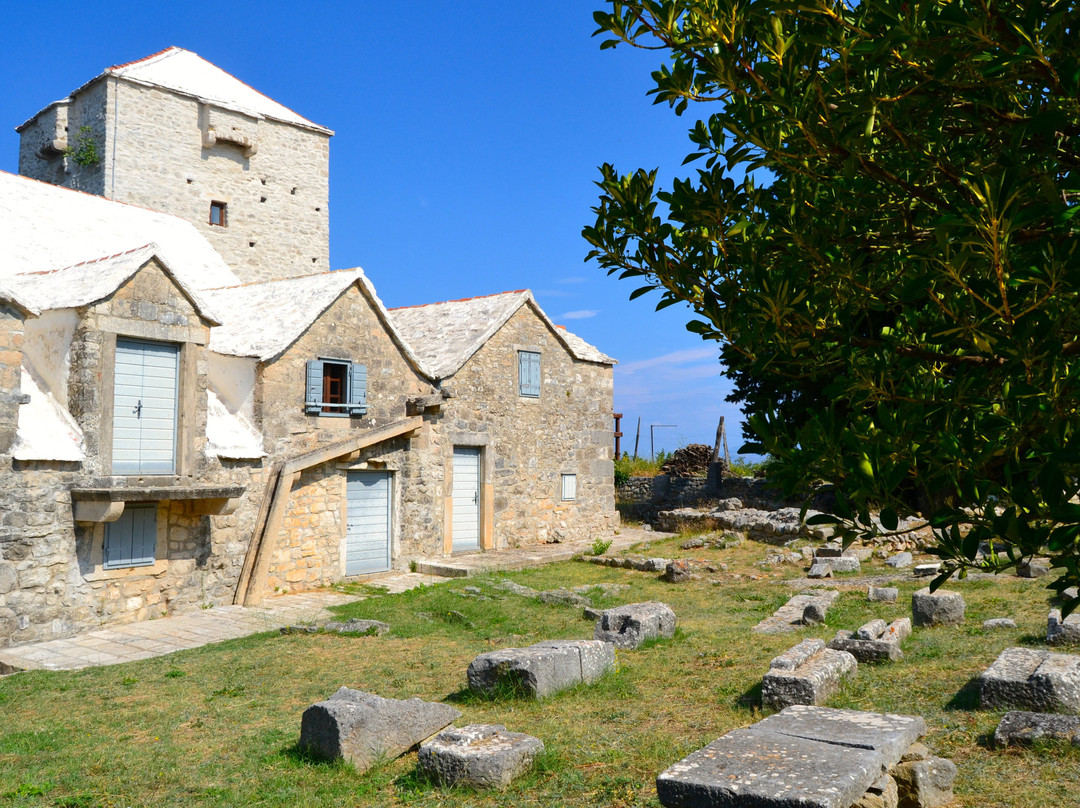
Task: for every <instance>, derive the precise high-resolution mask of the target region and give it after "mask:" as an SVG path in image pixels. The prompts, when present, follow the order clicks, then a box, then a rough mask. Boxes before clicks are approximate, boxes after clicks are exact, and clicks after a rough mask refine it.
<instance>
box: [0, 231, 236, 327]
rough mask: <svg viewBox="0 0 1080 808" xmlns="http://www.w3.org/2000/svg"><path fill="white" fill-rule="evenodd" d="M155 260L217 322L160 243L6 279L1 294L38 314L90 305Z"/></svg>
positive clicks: (201, 311)
mask: <svg viewBox="0 0 1080 808" xmlns="http://www.w3.org/2000/svg"><path fill="white" fill-rule="evenodd" d="M155 257H156V258H157V259H158V260H159V261H160V262H161V263H162V265H163V266H164V267H165V269H166V271H167V272H168V273H169V274H170V275H172V276H173V279H174V280H175V281H176V282H177V284H178V285H179V286H180V288H181V289H182V290H183V291H184V293H185V294H186V295H187V296H188V298H189V299H190V300H191V302H192V303H193V304H194V306H195V308H196V309H197V310H198V312H199V314H201V315H202V316H203V317H205V318H206V319H208V320H210V321H211V322H212V323H215V324H216V323H218V322H219V320H218V318H217V317H216V316H215V315H214V313H213V312H212V311H211V310H210V307H209V306H208V305H207V304H206V302H205V301H204V300H203V298H202V297H201V296H200V294H199V293H198V292H197V291H196V290H194V289H191V288H190V287H188V286H187V285H186V284H184V283H183V282H182V281H181V280H180V279H179V278H178V277H176V274H175V273H174V272H173V271H172V268H171V266H170V261H169V259H168V258H166V257H165V254H164V251H163V250H162V249H161V248H160V247H159V246H158V245H157V244H147V245H144V246H142V247H137V248H135V249H133V250H128V251H127V252H124V253H120V254H119V255H110V256H107V257H105V258H98V259H96V260H92V261H83V262H82V263H80V264H74V265H73V266H70V267H64V268H62V269H55V270H52V271H50V272H33V273H30V274H24V275H11V276H10V277H7V278H5V279H4V280H3V287H4V288H3V289H0V294H2V293H3V292H4V291H5V290H7V291H10V292H11V293H13V294H14V296H15V299H16V300H17V301H21V302H22V304H23V306H24V308H28V309H29V310H30V311H33V312H35V313H36V312H40V311H45V310H48V309H74V308H78V307H79V306H88V305H90V304H91V303H96V302H97V301H99V300H102V299H104V298H106V297H108V296H109V295H111V294H112V293H113V292H115V291H116V290H117V289H119V288H120V287H121V286H122V285H123V284H124V283H125V282H126V281H127V280H128V279H129V278H130V277H131V276H132V275H134V274H135V273H136V272H138V271H139V270H140V269H141V268H142V267H144V266H145V265H146V264H147V262H148V261H150V259H151V258H155Z"/></svg>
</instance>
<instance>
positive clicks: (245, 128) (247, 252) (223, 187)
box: [17, 48, 333, 282]
mask: <svg viewBox="0 0 1080 808" xmlns="http://www.w3.org/2000/svg"><path fill="white" fill-rule="evenodd" d="M17 131H18V132H19V134H20V136H21V141H20V147H19V173H20V174H22V175H24V176H27V177H32V178H34V179H38V180H42V181H44V182H50V183H54V184H56V185H63V186H66V187H69V188H75V189H77V190H82V191H86V192H88V193H92V194H98V195H100V196H105V197H108V198H109V199H115V200H117V201H120V202H128V203H131V204H134V205H141V206H143V207H147V208H152V209H154V210H159V211H162V212H165V213H171V214H173V215H174V216H179V217H181V218H184V219H187V220H188V221H190V222H192V223H193V224H195V226H196V227H198V228H200V230H201V231H202V232H203V234H204V235H205V236H206V237H207V239H209V241H210V243H211V244H213V245H214V248H215V249H216V250H217V251H218V252H219V253H220V254H221V255H222V257H223V258H224V259H225V261H226V262H227V263H228V264H229V266H230V267H231V268H232V269H233V271H234V272H235V273H236V274H237V275H238V276H239V277H241V278H242V279H243V280H244V281H245V282H249V281H257V280H267V279H270V278H282V277H291V276H297V275H309V274H311V273H312V272H317V271H327V270H329V269H330V248H329V244H330V227H329V221H330V220H329V208H328V199H329V160H330V149H329V146H330V137H331V135H333V132H331V131H330V130H329V129H326V128H325V127H322V126H319V125H318V124H315V123H312V122H311V121H309V120H307V119H306V118H302V117H300V116H299V115H297V114H296V113H295V112H293V111H292V110H289V109H287V108H286V107H283V106H282V105H281V104H278V103H277V102H276V101H272V100H271V99H269V98H267V97H266V96H264V95H263V94H262V93H259V92H257V91H256V90H254V89H252V88H251V87H249V86H248V85H246V84H244V83H243V82H242V81H240V80H239V79H236V78H235V77H233V76H231V75H229V74H228V73H226V72H225V71H224V70H221V69H220V68H218V67H215V66H214V65H212V64H210V63H209V62H207V61H206V60H205V59H202V58H200V57H199V56H197V55H196V54H194V53H192V52H190V51H186V50H184V49H183V48H168V49H166V50H163V51H161V52H160V53H156V54H154V55H152V56H148V57H146V58H145V59H140V60H139V61H136V62H129V63H127V64H123V65H116V66H114V67H110V68H108V69H107V70H105V72H104V73H102V74H101V75H100V76H97V77H96V78H94V79H92V80H90V81H89V82H87V83H86V84H84V85H83V86H81V87H80V88H79V89H77V90H75V92H73V93H72V94H71V95H69V96H68V97H67V98H64V99H62V100H60V101H56V102H54V103H52V104H50V105H49V106H47V107H45V108H44V109H43V110H41V111H40V112H38V113H37V114H36V115H35V116H34V117H33V118H31V119H30V120H28V121H27V122H26V123H24V124H22V126H19V127H18V128H17Z"/></svg>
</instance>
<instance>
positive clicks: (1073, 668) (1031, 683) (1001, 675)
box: [979, 648, 1080, 713]
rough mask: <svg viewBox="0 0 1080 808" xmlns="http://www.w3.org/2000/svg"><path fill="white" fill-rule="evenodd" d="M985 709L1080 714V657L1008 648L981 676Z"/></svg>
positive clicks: (980, 692)
mask: <svg viewBox="0 0 1080 808" xmlns="http://www.w3.org/2000/svg"><path fill="white" fill-rule="evenodd" d="M979 697H980V702H981V704H982V707H983V709H994V708H1000V707H1015V708H1019V709H1028V710H1034V711H1035V712H1046V713H1076V712H1080V656H1075V655H1073V654H1055V653H1052V652H1050V651H1042V650H1038V649H1035V648H1006V649H1005V650H1004V651H1002V652H1001V654H1000V655H999V656H998V658H997V659H996V660H994V663H993V664H992V665H991V666H990V667H989V668H987V669H986V670H985V671H983V673H982V675H981V676H980V677H979Z"/></svg>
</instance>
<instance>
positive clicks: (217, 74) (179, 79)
mask: <svg viewBox="0 0 1080 808" xmlns="http://www.w3.org/2000/svg"><path fill="white" fill-rule="evenodd" d="M105 76H114V77H116V78H121V79H125V80H127V81H132V82H135V83H137V84H144V85H148V86H150V87H161V88H164V89H167V90H172V91H173V92H177V93H182V94H183V95H188V96H191V97H193V98H195V99H197V100H199V101H204V102H207V103H210V104H213V105H214V106H218V107H223V108H225V109H230V110H235V111H236V112H242V113H244V114H245V115H250V116H251V117H253V118H270V119H272V120H275V121H284V122H285V123H291V124H295V125H296V126H302V127H304V128H305V129H313V130H315V131H317V132H324V133H325V134H327V135H332V134H334V133H333V132H332V131H331V130H329V129H327V128H326V127H325V126H320V125H319V124H317V123H314V122H312V121H309V120H308V119H307V118H304V117H302V116H300V115H297V114H296V113H295V112H293V111H292V110H291V109H289V108H288V107H286V106H283V105H282V104H279V103H278V102H277V101H274V100H273V99H272V98H268V97H267V96H265V95H263V94H262V93H260V92H259V91H258V90H256V89H255V88H254V87H250V86H248V85H247V84H245V83H244V82H242V81H240V79H238V78H236V76H233V75H232V74H230V73H226V72H225V71H224V70H222V69H221V68H220V67H218V66H217V65H214V64H211V63H210V62H208V61H206V60H205V59H203V58H202V57H201V56H199V55H198V54H197V53H192V52H191V51H189V50H184V49H183V48H177V47H171V48H166V49H165V50H163V51H158V52H157V53H153V54H151V55H150V56H146V57H144V58H142V59H137V60H135V61H134V62H125V63H124V64H121V65H113V66H112V67H108V68H106V69H105V71H104V72H103V73H102V74H101V75H100V76H96V77H95V78H93V79H91V80H90V81H88V82H86V84H83V85H82V87H79V89H78V90H75V92H73V93H72V94H71V95H70V96H68V97H67V98H66V99H62V100H60V101H55V102H53V104H50V105H49V106H54V105H55V104H63V103H65V102H66V101H68V100H70V99H71V98H72V97H73V96H75V95H77V94H78V93H79V91H80V90H82V89H83V87H87V86H89V85H90V84H93V83H94V82H95V81H97V80H98V79H100V78H103V77H105ZM48 108H49V107H46V108H45V109H48ZM42 111H44V110H42ZM40 114H41V113H40V112H39V113H38V115H40ZM35 117H36V116H35ZM32 120H34V119H33V118H31V119H30V120H29V121H26V122H25V123H23V124H22V125H21V126H19V127H17V128H18V129H22V128H23V127H24V126H26V124H28V123H30V121H32Z"/></svg>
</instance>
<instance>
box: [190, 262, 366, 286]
mask: <svg viewBox="0 0 1080 808" xmlns="http://www.w3.org/2000/svg"><path fill="white" fill-rule="evenodd" d="M339 272H340V273H346V272H359V273H360V274H361V275H364V270H363V269H361V268H360V267H352V268H351V269H328V270H325V271H320V272H311V273H309V274H307V275H282V276H281V277H280V278H266V279H265V280H261V281H248V282H246V283H234V284H233V285H232V286H213V287H211V288H209V289H204V290H203V291H204V292H224V291H226V290H227V289H244V288H246V287H248V286H261V285H263V284H268V283H283V282H284V281H298V280H303V279H304V278H317V277H320V276H323V275H333V274H335V273H339ZM365 277H366V276H365Z"/></svg>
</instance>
